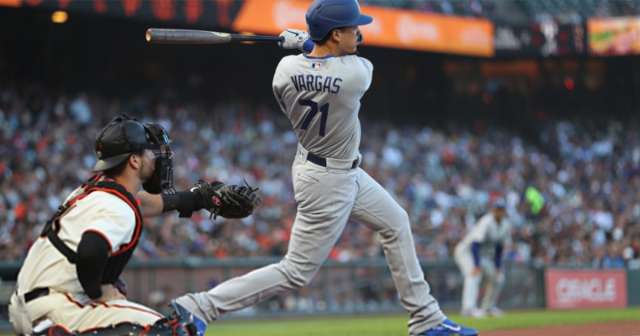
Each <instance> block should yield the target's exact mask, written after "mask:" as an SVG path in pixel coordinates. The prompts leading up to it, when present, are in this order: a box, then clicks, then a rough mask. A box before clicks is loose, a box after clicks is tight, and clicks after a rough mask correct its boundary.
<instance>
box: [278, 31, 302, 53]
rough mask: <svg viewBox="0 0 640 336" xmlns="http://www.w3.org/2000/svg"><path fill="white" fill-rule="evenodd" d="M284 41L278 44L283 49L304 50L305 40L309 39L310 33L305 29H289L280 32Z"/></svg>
mask: <svg viewBox="0 0 640 336" xmlns="http://www.w3.org/2000/svg"><path fill="white" fill-rule="evenodd" d="M280 37H281V38H282V41H280V42H278V46H280V48H283V49H298V50H300V51H302V50H303V46H304V42H305V41H306V40H308V39H309V33H307V32H306V31H304V30H298V29H287V30H285V31H283V32H282V33H280Z"/></svg>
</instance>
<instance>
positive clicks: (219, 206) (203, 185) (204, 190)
mask: <svg viewBox="0 0 640 336" xmlns="http://www.w3.org/2000/svg"><path fill="white" fill-rule="evenodd" d="M244 183H245V185H242V186H240V185H235V184H233V185H227V184H224V183H222V182H212V183H207V182H205V181H198V183H196V185H195V187H193V188H192V189H191V192H193V193H195V194H197V195H198V198H199V199H200V202H202V203H201V206H202V207H201V208H203V209H208V210H209V211H210V212H211V214H212V215H213V216H214V217H216V216H222V217H224V218H244V217H247V216H249V215H251V214H252V213H253V210H254V209H255V208H256V207H257V206H258V205H259V204H260V201H261V199H260V196H259V195H258V192H257V191H258V190H259V189H258V188H253V187H251V186H250V185H249V184H248V183H247V181H245V182H244Z"/></svg>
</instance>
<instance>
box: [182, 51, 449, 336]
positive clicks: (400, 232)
mask: <svg viewBox="0 0 640 336" xmlns="http://www.w3.org/2000/svg"><path fill="white" fill-rule="evenodd" d="M372 72H373V66H372V64H371V62H369V61H368V60H367V59H365V58H362V57H359V56H355V55H349V56H341V57H324V58H314V57H310V56H307V55H305V54H300V55H295V56H286V57H284V58H283V59H282V60H281V61H280V64H279V65H278V67H277V69H276V72H275V75H274V78H273V91H274V95H275V97H276V100H277V101H278V104H279V105H280V107H281V108H282V111H283V112H284V114H285V115H286V116H287V117H288V118H289V120H290V121H291V124H292V126H293V128H294V130H295V132H296V134H297V137H298V140H299V144H298V150H297V153H296V156H295V159H294V162H293V166H292V179H293V186H294V193H295V199H296V201H297V204H298V209H297V210H298V211H297V215H296V219H295V222H294V225H293V229H292V233H291V240H290V242H289V249H288V252H287V254H286V256H285V257H284V259H283V260H282V261H281V262H280V263H278V264H274V265H270V266H266V267H264V268H261V269H258V270H255V271H253V272H250V273H248V274H246V275H244V276H241V277H238V278H233V279H230V280H228V281H226V282H224V283H222V284H220V285H219V286H217V287H215V288H213V289H211V290H210V291H208V292H201V293H195V294H187V295H186V296H183V297H181V298H179V299H178V300H177V302H178V303H179V304H181V305H183V306H184V307H185V308H187V309H188V310H190V311H191V312H194V313H195V314H196V315H197V316H198V317H200V318H203V319H204V320H206V321H207V322H211V321H212V320H215V319H217V318H218V317H219V316H220V315H221V314H222V313H224V312H227V311H233V310H238V309H242V308H244V307H247V306H249V305H252V304H255V303H257V302H259V301H261V300H263V299H265V298H267V297H269V296H271V295H274V294H277V293H280V292H283V291H286V290H291V289H296V288H300V287H302V286H304V285H306V284H308V283H309V282H310V281H311V279H312V278H313V276H314V275H315V274H316V272H317V271H318V269H319V268H320V266H321V265H322V264H323V263H324V261H325V260H326V259H327V256H328V255H329V252H330V251H331V249H332V248H333V246H334V245H335V244H336V242H337V241H338V239H339V238H340V235H341V234H342V231H343V230H344V227H345V225H346V224H347V222H348V220H349V219H353V220H355V221H357V222H360V223H362V224H364V225H367V226H368V227H370V228H371V229H373V230H374V231H375V232H377V233H378V235H379V237H380V242H381V243H382V246H383V248H384V252H385V256H386V259H387V262H388V265H389V268H390V270H391V275H392V277H393V280H394V282H395V285H396V288H397V289H398V292H399V294H400V302H401V304H402V305H403V306H404V308H405V309H406V310H407V311H408V312H409V313H410V320H409V324H408V326H409V332H410V334H412V335H413V334H419V333H421V332H423V331H425V330H427V329H429V328H431V327H433V326H436V325H438V324H439V323H441V322H442V321H443V320H444V319H445V316H444V315H443V313H442V311H441V310H440V307H439V305H438V302H437V301H436V300H435V299H434V298H433V297H432V296H431V295H430V289H429V285H428V284H427V282H426V281H425V279H424V275H423V273H422V269H421V268H420V263H419V261H418V258H417V256H416V251H415V246H414V241H413V235H412V232H411V226H410V223H409V217H408V215H407V213H406V211H405V210H404V209H402V208H401V207H400V205H399V204H398V203H397V202H396V201H395V200H394V199H393V198H392V197H391V195H390V194H389V193H388V192H387V191H386V190H385V189H384V188H383V187H382V186H380V184H378V183H377V182H376V181H375V180H374V179H373V178H371V176H369V175H368V174H367V173H366V172H365V171H364V170H362V169H361V168H358V164H359V160H360V153H359V150H358V148H359V146H360V121H359V119H358V112H359V110H360V99H361V98H362V96H363V95H364V94H365V92H366V91H367V89H368V88H369V85H370V84H371V79H372ZM318 158H320V159H318ZM323 161H324V162H323ZM314 162H315V163H314Z"/></svg>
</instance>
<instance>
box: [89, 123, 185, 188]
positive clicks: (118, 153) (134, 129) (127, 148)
mask: <svg viewBox="0 0 640 336" xmlns="http://www.w3.org/2000/svg"><path fill="white" fill-rule="evenodd" d="M170 143H171V140H170V139H169V135H168V134H167V132H166V131H165V129H164V128H162V126H160V125H158V124H154V123H145V124H143V123H141V122H139V121H138V120H136V119H134V118H131V117H129V116H127V115H120V116H118V117H115V118H114V119H113V120H111V122H110V123H109V124H107V126H105V127H104V128H103V129H102V131H100V133H99V134H98V137H97V138H96V147H95V149H96V156H97V157H98V161H97V162H96V164H95V166H94V167H93V170H94V171H104V170H108V169H111V168H113V167H115V166H117V165H119V164H120V163H122V162H124V161H125V160H127V159H128V158H129V156H131V154H134V153H140V152H142V151H144V150H145V149H148V150H151V151H152V152H153V154H154V155H155V170H154V173H153V175H152V176H151V177H150V178H148V179H147V180H146V181H144V183H143V184H142V187H143V189H144V190H146V191H147V192H149V193H152V194H159V193H161V192H162V191H163V190H167V191H173V162H172V160H173V152H172V151H171V147H170V146H169V145H170Z"/></svg>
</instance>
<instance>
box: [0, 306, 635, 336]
mask: <svg viewBox="0 0 640 336" xmlns="http://www.w3.org/2000/svg"><path fill="white" fill-rule="evenodd" d="M449 316H450V317H451V318H452V319H453V320H455V321H457V322H460V323H463V324H466V325H469V326H473V327H475V328H477V329H479V330H480V331H490V330H498V329H515V328H529V327H539V326H549V325H561V324H562V325H578V324H587V323H598V322H612V321H640V308H630V309H608V310H579V311H544V310H535V311H534V310H531V311H517V312H508V313H507V314H506V315H505V316H504V317H501V318H486V319H481V320H472V319H468V318H461V317H460V316H457V315H449ZM406 323H407V319H406V316H404V315H381V316H344V317H326V318H300V319H282V320H279V319H278V320H258V321H255V320H230V321H224V320H223V321H219V322H216V323H213V324H211V325H210V326H209V329H208V331H207V336H249V335H251V336H253V335H258V336H363V335H366V336H406V335H407V330H406V328H405V326H406ZM0 335H8V334H2V333H0Z"/></svg>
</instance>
